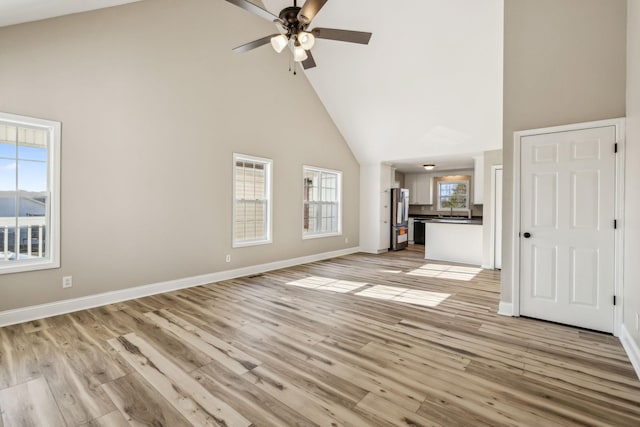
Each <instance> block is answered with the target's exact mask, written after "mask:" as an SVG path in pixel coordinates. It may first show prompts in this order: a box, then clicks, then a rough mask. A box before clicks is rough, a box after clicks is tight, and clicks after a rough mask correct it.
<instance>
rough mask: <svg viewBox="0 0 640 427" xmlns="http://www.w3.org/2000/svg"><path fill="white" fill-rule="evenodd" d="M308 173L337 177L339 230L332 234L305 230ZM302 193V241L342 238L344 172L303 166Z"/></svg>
mask: <svg viewBox="0 0 640 427" xmlns="http://www.w3.org/2000/svg"><path fill="white" fill-rule="evenodd" d="M307 171H313V172H320V173H329V174H334V175H335V176H336V193H337V197H336V198H337V199H338V201H337V204H338V209H337V212H338V230H337V231H330V232H313V233H312V232H308V231H306V230H305V228H304V214H305V195H304V179H305V173H306V172H307ZM302 191H303V195H302V239H303V240H309V239H320V238H323V237H335V236H342V171H339V170H335V169H327V168H321V167H317V166H309V165H303V166H302Z"/></svg>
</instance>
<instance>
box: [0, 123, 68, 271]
mask: <svg viewBox="0 0 640 427" xmlns="http://www.w3.org/2000/svg"><path fill="white" fill-rule="evenodd" d="M59 186H60V123H58V122H52V121H49V120H42V119H36V118H31V117H24V116H17V115H13V114H5V113H0V274H3V273H16V272H21V271H31V270H41V269H46V268H57V267H59V266H60V262H59V259H60V258H59V252H60V251H59V248H60V243H59V233H58V230H59V229H60V225H59V224H60V221H59V212H60V203H59V200H60V197H59V193H60V192H59Z"/></svg>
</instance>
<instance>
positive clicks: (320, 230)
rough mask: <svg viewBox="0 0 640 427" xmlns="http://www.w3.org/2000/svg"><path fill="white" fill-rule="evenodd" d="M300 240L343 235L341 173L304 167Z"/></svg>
mask: <svg viewBox="0 0 640 427" xmlns="http://www.w3.org/2000/svg"><path fill="white" fill-rule="evenodd" d="M303 192H304V206H303V211H304V213H303V237H304V238H305V239H309V238H314V237H326V236H336V235H339V234H341V233H342V214H341V212H342V206H341V205H342V194H341V192H342V172H338V171H334V170H329V169H321V168H315V167H311V166H304V167H303Z"/></svg>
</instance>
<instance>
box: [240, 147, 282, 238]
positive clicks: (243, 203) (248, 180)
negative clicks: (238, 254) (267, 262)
mask: <svg viewBox="0 0 640 427" xmlns="http://www.w3.org/2000/svg"><path fill="white" fill-rule="evenodd" d="M271 165H272V161H271V160H270V159H261V158H259V157H252V156H245V155H242V154H234V155H233V194H234V198H235V200H234V207H233V247H240V246H251V245H261V244H265V243H271Z"/></svg>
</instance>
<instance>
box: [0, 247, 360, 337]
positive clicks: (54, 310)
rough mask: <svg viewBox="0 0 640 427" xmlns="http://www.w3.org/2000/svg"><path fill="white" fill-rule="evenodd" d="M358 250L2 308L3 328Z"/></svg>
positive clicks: (352, 249) (310, 256)
mask: <svg viewBox="0 0 640 427" xmlns="http://www.w3.org/2000/svg"><path fill="white" fill-rule="evenodd" d="M356 252H360V248H358V247H354V248H347V249H341V250H338V251H332V252H324V253H320V254H314V255H308V256H304V257H299V258H291V259H287V260H282V261H275V262H270V263H267V264H260V265H252V266H249V267H243V268H237V269H235V270H225V271H219V272H216V273H210V274H203V275H200V276H193V277H185V278H182V279H176V280H169V281H167V282H160V283H153V284H150V285H143V286H136V287H134V288H128V289H122V290H118V291H112V292H105V293H101V294H96V295H89V296H86V297H80V298H73V299H68V300H64V301H56V302H52V303H48V304H41V305H34V306H30V307H24V308H18V309H15V310H7V311H2V312H0V327H2V326H9V325H15V324H17V323H23V322H30V321H32V320H38V319H43V318H45V317H51V316H58V315H61V314H67V313H72V312H74V311H80V310H86V309H89V308H94V307H100V306H103V305H107V304H114V303H118V302H122V301H128V300H131V299H135V298H141V297H146V296H150V295H156V294H161V293H164V292H170V291H175V290H179V289H185V288H191V287H194V286H200V285H206V284H208V283H215V282H220V281H222V280H229V279H235V278H238V277H244V276H250V275H252V274H260V273H264V272H267V271H272V270H278V269H280V268H287V267H292V266H295V265H300V264H306V263H309V262H314V261H322V260H325V259H329V258H336V257H339V256H344V255H350V254H353V253H356Z"/></svg>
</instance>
